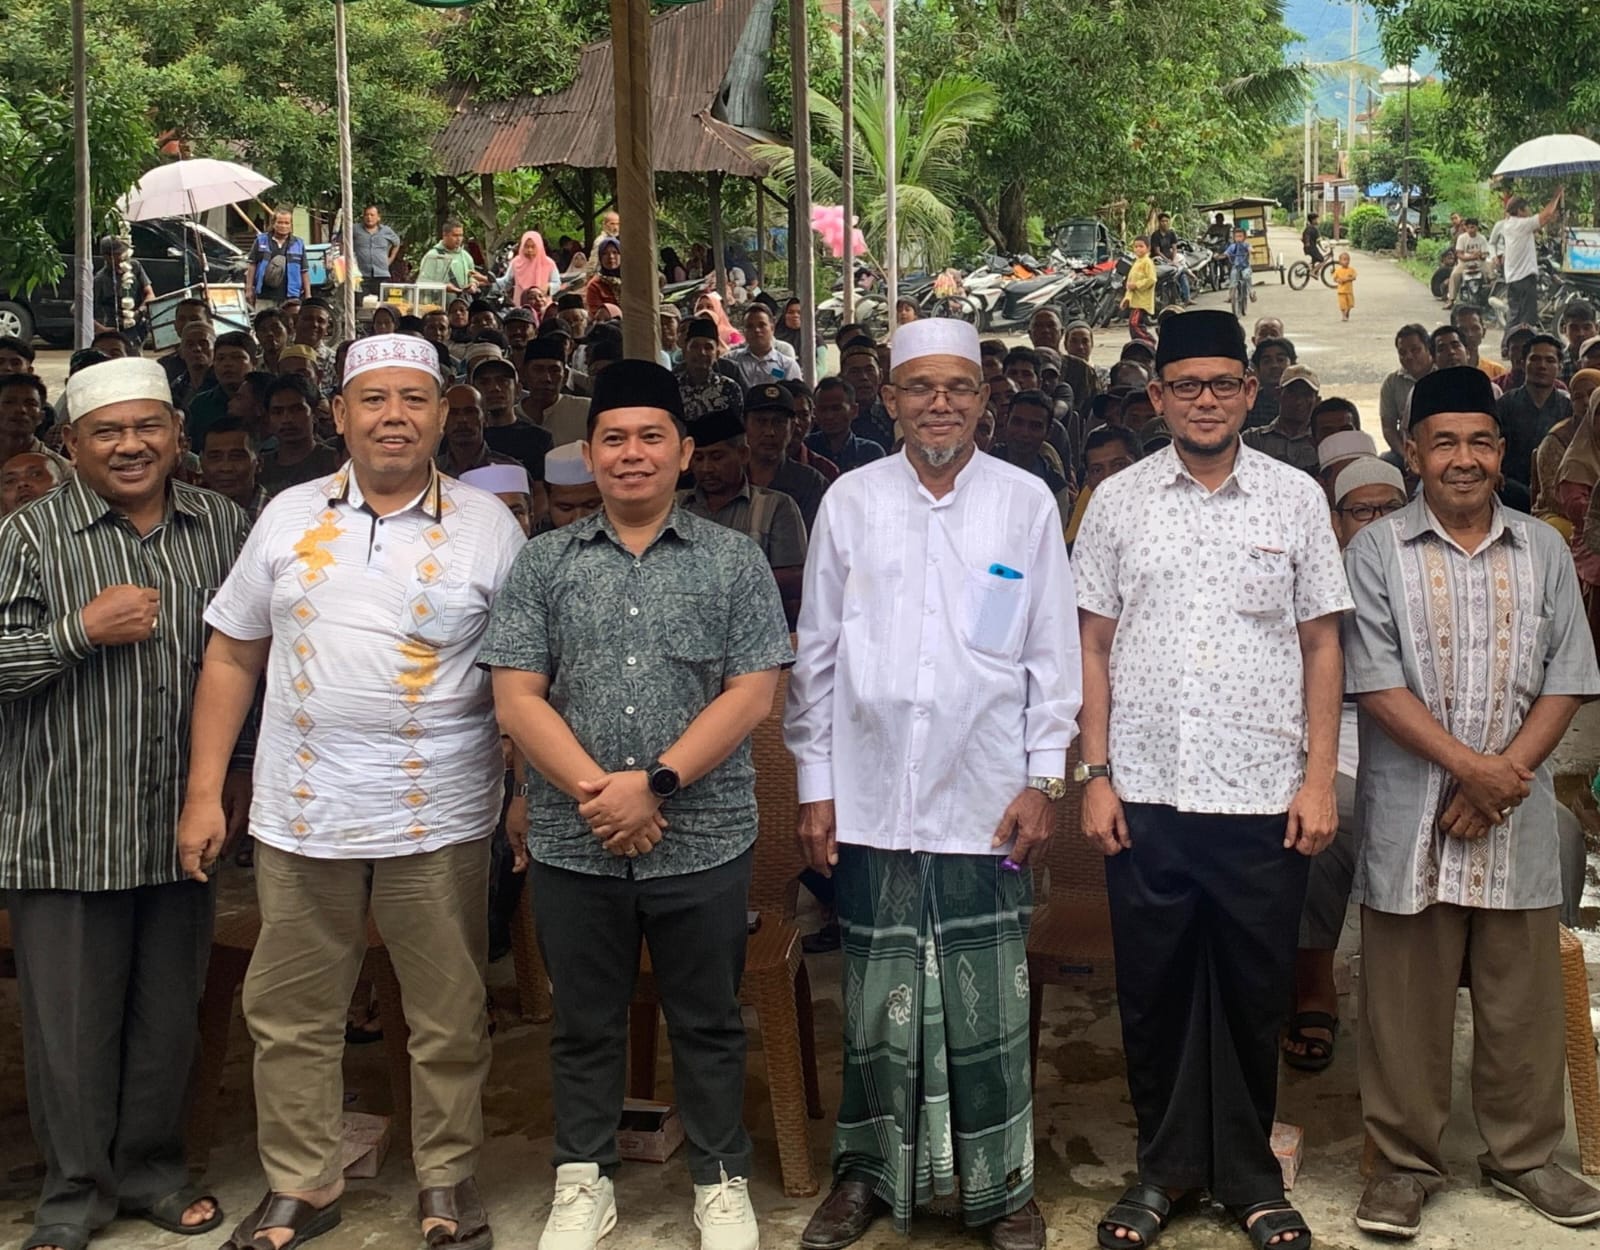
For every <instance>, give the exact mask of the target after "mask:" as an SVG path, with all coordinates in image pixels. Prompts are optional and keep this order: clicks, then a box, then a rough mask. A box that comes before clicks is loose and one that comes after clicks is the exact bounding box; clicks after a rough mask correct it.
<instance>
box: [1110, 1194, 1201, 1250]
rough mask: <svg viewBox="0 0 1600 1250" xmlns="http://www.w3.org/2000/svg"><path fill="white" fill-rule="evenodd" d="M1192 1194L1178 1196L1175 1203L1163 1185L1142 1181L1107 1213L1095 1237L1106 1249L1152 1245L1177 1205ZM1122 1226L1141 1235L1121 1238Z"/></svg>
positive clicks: (1119, 1199)
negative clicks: (1134, 1237) (1135, 1238)
mask: <svg viewBox="0 0 1600 1250" xmlns="http://www.w3.org/2000/svg"><path fill="white" fill-rule="evenodd" d="M1191 1197H1193V1195H1192V1194H1188V1195H1185V1196H1184V1197H1182V1198H1179V1199H1177V1203H1176V1204H1175V1203H1174V1201H1173V1199H1171V1198H1169V1197H1167V1191H1166V1190H1164V1189H1162V1188H1161V1187H1160V1186H1157V1185H1146V1184H1144V1183H1143V1182H1140V1183H1139V1184H1137V1185H1134V1186H1131V1187H1130V1188H1129V1189H1128V1190H1127V1192H1126V1193H1124V1194H1123V1195H1122V1197H1120V1198H1118V1199H1117V1200H1116V1202H1115V1203H1113V1204H1112V1206H1111V1209H1110V1210H1109V1211H1107V1212H1106V1213H1105V1216H1104V1217H1103V1218H1102V1219H1101V1221H1100V1224H1099V1227H1098V1229H1097V1230H1096V1233H1095V1240H1096V1241H1097V1242H1098V1243H1099V1244H1100V1245H1101V1246H1102V1247H1104V1250H1128V1248H1129V1247H1130V1246H1148V1245H1152V1244H1153V1243H1154V1242H1155V1240H1156V1238H1157V1237H1159V1236H1161V1234H1162V1232H1163V1231H1164V1230H1165V1229H1166V1227H1167V1224H1168V1223H1169V1222H1170V1221H1171V1219H1172V1217H1173V1214H1174V1207H1175V1205H1178V1204H1182V1203H1185V1202H1187V1201H1188V1200H1189V1198H1191ZM1119 1228H1120V1229H1123V1230H1125V1231H1127V1232H1130V1233H1136V1234H1138V1240H1137V1241H1135V1240H1134V1239H1133V1238H1132V1237H1118V1236H1117V1229H1119Z"/></svg>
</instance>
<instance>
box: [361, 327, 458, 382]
mask: <svg viewBox="0 0 1600 1250" xmlns="http://www.w3.org/2000/svg"><path fill="white" fill-rule="evenodd" d="M388 368H398V369H417V370H420V371H421V372H423V373H426V374H427V375H428V376H429V377H430V378H432V379H433V380H434V381H436V382H442V381H443V378H442V377H441V376H440V374H439V349H438V348H437V347H435V346H434V345H433V344H432V343H430V342H429V341H428V340H427V339H419V338H413V337H412V336H411V335H409V334H369V335H367V337H366V338H363V339H357V340H356V341H355V342H353V343H351V344H350V350H349V351H348V352H346V353H345V357H344V381H343V383H342V385H345V386H348V385H350V380H351V379H352V378H355V377H359V376H360V375H361V374H363V373H366V372H367V371H368V370H371V369H388Z"/></svg>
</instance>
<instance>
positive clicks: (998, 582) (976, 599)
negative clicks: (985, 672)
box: [961, 569, 1028, 660]
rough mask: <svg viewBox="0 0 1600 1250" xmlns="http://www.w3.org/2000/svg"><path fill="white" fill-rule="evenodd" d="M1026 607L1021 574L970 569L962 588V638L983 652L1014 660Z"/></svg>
mask: <svg viewBox="0 0 1600 1250" xmlns="http://www.w3.org/2000/svg"><path fill="white" fill-rule="evenodd" d="M1027 607H1028V592H1027V588H1026V583H1025V582H1024V581H1023V579H1022V578H1020V577H1001V576H999V575H998V574H995V573H989V572H979V571H978V570H976V569H969V570H968V571H967V577H966V582H965V585H964V586H963V588H962V604H961V636H962V639H963V640H964V641H965V642H966V644H967V646H968V647H970V648H971V649H972V650H973V651H976V652H978V653H979V654H981V655H988V656H994V657H995V658H996V659H1001V660H1015V659H1016V658H1017V657H1018V656H1019V655H1020V654H1021V652H1022V634H1023V627H1024V625H1025V624H1026V623H1027Z"/></svg>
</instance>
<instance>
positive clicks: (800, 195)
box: [789, 0, 850, 386]
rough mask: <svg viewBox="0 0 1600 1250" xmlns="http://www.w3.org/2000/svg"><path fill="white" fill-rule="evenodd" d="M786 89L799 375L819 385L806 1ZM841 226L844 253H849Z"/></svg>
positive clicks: (798, 11)
mask: <svg viewBox="0 0 1600 1250" xmlns="http://www.w3.org/2000/svg"><path fill="white" fill-rule="evenodd" d="M789 62H790V71H791V73H790V79H791V81H790V84H789V85H790V89H791V90H792V91H793V93H794V126H793V130H794V140H793V141H794V228H795V233H794V234H793V235H791V236H790V238H789V255H790V257H791V260H790V270H791V272H792V273H793V275H794V280H793V286H794V293H795V295H796V296H797V297H798V298H799V300H800V372H801V374H802V375H803V376H804V377H805V380H806V381H807V382H808V383H810V384H811V385H813V386H815V385H816V381H817V307H816V304H817V283H816V279H815V277H814V276H813V273H812V261H813V260H814V259H815V257H816V245H815V244H814V243H813V241H812V236H811V101H810V96H809V95H808V92H809V91H810V90H811V87H810V84H809V83H808V82H807V79H808V78H809V77H810V71H809V67H808V63H807V62H808V58H807V49H806V3H805V0H789ZM849 237H850V236H849V223H846V225H845V239H846V244H845V251H846V252H848V251H849V250H850V248H849Z"/></svg>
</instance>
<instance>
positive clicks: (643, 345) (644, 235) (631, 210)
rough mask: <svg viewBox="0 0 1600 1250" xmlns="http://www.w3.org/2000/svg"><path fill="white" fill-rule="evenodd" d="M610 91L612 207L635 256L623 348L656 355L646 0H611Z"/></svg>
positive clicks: (625, 295)
mask: <svg viewBox="0 0 1600 1250" xmlns="http://www.w3.org/2000/svg"><path fill="white" fill-rule="evenodd" d="M611 47H612V64H613V65H614V66H615V67H616V72H615V74H614V75H613V83H612V86H613V97H614V100H615V104H616V127H617V169H616V180H617V212H618V214H619V215H620V216H621V218H622V240H621V242H622V254H623V255H624V256H632V257H634V258H635V260H634V263H633V265H632V266H630V267H627V268H624V270H623V273H624V275H625V276H624V278H623V281H622V348H623V352H624V353H625V354H626V355H627V357H628V359H630V360H655V359H656V352H657V351H658V350H659V343H660V339H659V335H660V330H661V326H660V322H659V321H658V320H657V317H656V309H657V308H658V307H659V305H660V293H659V292H658V291H657V289H656V282H655V272H656V268H655V265H654V263H653V260H652V258H653V257H654V256H655V254H656V192H655V169H654V167H653V165H652V163H651V149H650V126H651V117H650V0H611Z"/></svg>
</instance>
